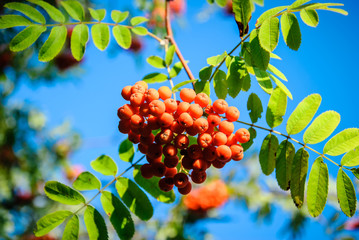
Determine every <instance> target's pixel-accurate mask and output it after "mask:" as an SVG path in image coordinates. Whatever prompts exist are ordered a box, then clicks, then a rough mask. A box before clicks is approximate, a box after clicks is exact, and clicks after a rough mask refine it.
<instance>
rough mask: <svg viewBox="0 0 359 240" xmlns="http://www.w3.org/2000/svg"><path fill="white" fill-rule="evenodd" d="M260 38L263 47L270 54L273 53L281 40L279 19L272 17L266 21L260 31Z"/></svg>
mask: <svg viewBox="0 0 359 240" xmlns="http://www.w3.org/2000/svg"><path fill="white" fill-rule="evenodd" d="M258 37H259V42H260V44H261V46H262V47H263V48H264V49H265V50H267V51H268V52H273V50H274V49H275V48H276V47H277V45H278V40H279V19H278V18H276V17H272V18H268V19H267V20H265V21H264V22H263V24H262V27H261V28H260V29H259V35H258Z"/></svg>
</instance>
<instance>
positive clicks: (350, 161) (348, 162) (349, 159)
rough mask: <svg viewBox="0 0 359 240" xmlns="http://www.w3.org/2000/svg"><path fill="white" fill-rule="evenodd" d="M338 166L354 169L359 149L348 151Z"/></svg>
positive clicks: (358, 159)
mask: <svg viewBox="0 0 359 240" xmlns="http://www.w3.org/2000/svg"><path fill="white" fill-rule="evenodd" d="M340 164H341V165H342V166H347V167H354V166H358V165H359V147H357V148H355V149H353V150H351V151H349V152H348V153H347V154H345V155H344V157H343V158H342V160H341V162H340Z"/></svg>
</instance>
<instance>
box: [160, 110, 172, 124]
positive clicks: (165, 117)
mask: <svg viewBox="0 0 359 240" xmlns="http://www.w3.org/2000/svg"><path fill="white" fill-rule="evenodd" d="M158 121H159V123H160V126H161V127H169V126H171V124H172V122H173V116H172V114H170V113H166V112H165V113H162V114H161V115H160V116H159V117H158Z"/></svg>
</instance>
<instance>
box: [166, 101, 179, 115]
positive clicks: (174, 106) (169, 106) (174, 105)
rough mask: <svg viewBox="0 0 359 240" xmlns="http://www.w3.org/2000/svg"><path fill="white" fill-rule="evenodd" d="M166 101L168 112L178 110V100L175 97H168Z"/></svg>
mask: <svg viewBox="0 0 359 240" xmlns="http://www.w3.org/2000/svg"><path fill="white" fill-rule="evenodd" d="M164 103H165V106H166V112H168V113H174V112H175V111H176V110H177V102H176V101H175V100H174V99H172V98H168V99H166V100H165V101H164Z"/></svg>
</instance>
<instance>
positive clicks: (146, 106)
mask: <svg viewBox="0 0 359 240" xmlns="http://www.w3.org/2000/svg"><path fill="white" fill-rule="evenodd" d="M121 94H122V97H123V98H124V99H125V100H127V101H130V103H129V104H125V105H123V106H122V107H120V108H119V109H118V112H117V115H118V117H119V118H120V122H119V125H118V129H119V131H120V132H121V133H125V134H128V139H129V140H130V141H131V142H133V143H135V144H139V145H138V149H139V151H140V152H142V153H143V154H146V158H147V161H148V163H146V164H144V165H142V167H141V173H142V176H143V177H144V178H147V179H149V178H152V177H153V176H156V177H161V178H162V179H161V180H160V181H159V187H160V189H161V190H163V191H170V190H171V189H172V188H173V187H174V186H176V187H177V188H178V191H179V192H180V193H181V194H184V195H185V194H188V193H189V192H190V191H191V189H192V184H191V182H190V179H191V180H192V182H193V183H197V184H200V183H203V182H204V181H205V180H206V177H207V175H206V170H207V169H208V168H209V167H210V166H213V167H215V168H222V167H223V166H224V165H225V164H226V163H228V162H229V161H230V160H231V159H232V160H235V161H239V160H241V159H242V158H243V148H242V146H241V145H240V144H238V143H246V142H248V141H249V139H250V135H249V132H248V130H247V129H244V128H242V129H239V130H237V131H236V132H235V133H233V132H234V125H233V122H234V121H237V119H238V118H239V111H238V109H237V108H236V107H229V106H228V104H227V102H226V101H224V100H222V99H218V100H216V101H215V102H214V103H213V105H210V98H209V97H208V96H207V94H205V93H199V94H196V93H195V91H194V90H192V89H189V88H184V89H182V90H181V91H180V98H181V100H182V101H175V100H174V99H172V98H171V96H172V91H171V90H170V89H169V88H168V87H165V86H162V87H160V88H159V89H158V91H157V90H156V89H153V88H150V89H148V85H147V83H145V82H143V81H140V82H137V83H136V84H135V85H133V86H126V87H124V88H123V90H122V93H121ZM222 119H223V120H222ZM156 132H157V133H156ZM188 135H189V136H197V144H190V139H189V137H188ZM190 171H191V173H189V172H190ZM189 177H190V178H189Z"/></svg>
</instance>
